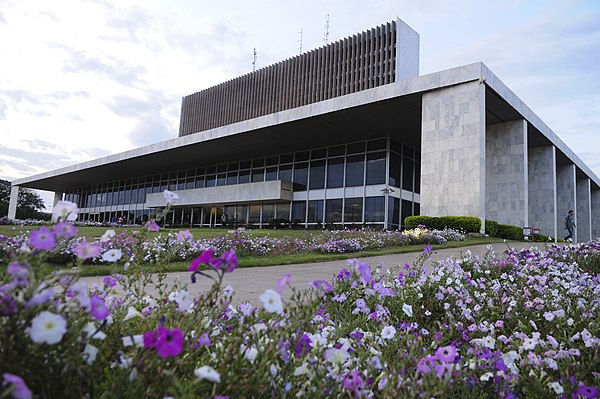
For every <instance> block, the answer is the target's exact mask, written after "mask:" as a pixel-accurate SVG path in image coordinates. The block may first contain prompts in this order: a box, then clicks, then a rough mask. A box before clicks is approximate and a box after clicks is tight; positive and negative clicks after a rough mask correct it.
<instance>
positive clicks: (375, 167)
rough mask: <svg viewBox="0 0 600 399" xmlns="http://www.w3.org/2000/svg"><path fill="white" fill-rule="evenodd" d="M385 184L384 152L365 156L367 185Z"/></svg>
mask: <svg viewBox="0 0 600 399" xmlns="http://www.w3.org/2000/svg"><path fill="white" fill-rule="evenodd" d="M384 183H385V152H383V151H382V152H373V153H371V154H367V184H384Z"/></svg>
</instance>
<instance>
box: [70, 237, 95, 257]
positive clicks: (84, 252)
mask: <svg viewBox="0 0 600 399" xmlns="http://www.w3.org/2000/svg"><path fill="white" fill-rule="evenodd" d="M73 252H75V254H76V255H77V257H78V258H79V259H89V258H97V257H99V256H100V247H99V246H97V245H95V244H90V243H88V242H86V241H82V242H81V243H79V244H78V245H77V246H76V247H75V248H73Z"/></svg>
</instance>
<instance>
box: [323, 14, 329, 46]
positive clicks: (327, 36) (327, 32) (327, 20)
mask: <svg viewBox="0 0 600 399" xmlns="http://www.w3.org/2000/svg"><path fill="white" fill-rule="evenodd" d="M324 41H325V44H327V43H329V14H327V19H326V20H325V38H324Z"/></svg>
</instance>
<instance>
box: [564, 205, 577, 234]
mask: <svg viewBox="0 0 600 399" xmlns="http://www.w3.org/2000/svg"><path fill="white" fill-rule="evenodd" d="M564 224H565V229H566V230H567V231H568V232H569V235H568V236H566V237H565V238H564V240H565V241H573V233H574V231H575V230H573V229H574V228H576V227H577V225H576V224H575V212H573V210H572V209H571V210H570V211H569V213H568V214H567V217H566V218H565V223H564Z"/></svg>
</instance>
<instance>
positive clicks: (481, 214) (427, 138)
mask: <svg viewBox="0 0 600 399" xmlns="http://www.w3.org/2000/svg"><path fill="white" fill-rule="evenodd" d="M422 104H423V108H422V123H421V138H422V140H421V215H427V216H448V215H453V216H475V217H478V218H480V219H481V226H482V232H483V231H484V228H485V226H484V224H485V85H484V84H480V83H479V81H474V82H470V83H465V84H461V85H456V86H451V87H446V88H442V89H440V90H435V91H432V92H428V93H425V94H423V98H422Z"/></svg>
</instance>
